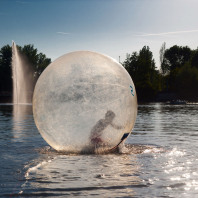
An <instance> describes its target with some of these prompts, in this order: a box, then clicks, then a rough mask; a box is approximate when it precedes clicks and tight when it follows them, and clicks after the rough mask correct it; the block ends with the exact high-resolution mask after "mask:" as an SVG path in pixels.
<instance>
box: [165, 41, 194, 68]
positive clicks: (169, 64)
mask: <svg viewBox="0 0 198 198" xmlns="http://www.w3.org/2000/svg"><path fill="white" fill-rule="evenodd" d="M191 54H192V53H191V49H190V48H189V47H188V46H185V47H179V46H177V45H174V46H173V47H171V48H170V49H167V50H165V53H164V59H163V65H164V67H165V68H166V69H167V71H169V72H170V71H173V70H174V69H175V68H181V67H182V66H183V65H184V64H185V63H186V62H187V61H189V60H190V59H191Z"/></svg>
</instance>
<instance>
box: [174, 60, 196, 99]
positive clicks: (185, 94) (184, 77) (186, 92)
mask: <svg viewBox="0 0 198 198" xmlns="http://www.w3.org/2000/svg"><path fill="white" fill-rule="evenodd" d="M175 84H176V91H177V93H178V95H179V96H180V97H181V98H182V99H186V100H193V101H195V100H198V86H197V85H198V68H196V67H191V65H190V64H189V62H188V63H186V64H185V65H184V66H183V67H182V68H181V69H180V70H179V72H178V75H177V76H176V80H175Z"/></svg>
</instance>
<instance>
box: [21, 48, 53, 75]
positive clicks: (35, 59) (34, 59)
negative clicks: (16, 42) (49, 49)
mask: <svg viewBox="0 0 198 198" xmlns="http://www.w3.org/2000/svg"><path fill="white" fill-rule="evenodd" d="M18 48H19V50H20V52H21V53H22V54H23V55H25V56H26V61H28V62H29V63H30V64H31V65H32V67H33V70H34V76H35V78H38V77H39V76H40V74H41V73H42V72H43V70H44V69H45V68H46V67H47V66H48V65H49V64H50V63H51V59H50V58H47V57H46V55H45V54H43V53H39V54H38V50H37V49H36V48H34V45H24V47H18Z"/></svg>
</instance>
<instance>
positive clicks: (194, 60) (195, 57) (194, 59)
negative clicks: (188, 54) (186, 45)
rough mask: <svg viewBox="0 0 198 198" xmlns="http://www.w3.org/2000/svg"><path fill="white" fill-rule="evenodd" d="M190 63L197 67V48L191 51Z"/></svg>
mask: <svg viewBox="0 0 198 198" xmlns="http://www.w3.org/2000/svg"><path fill="white" fill-rule="evenodd" d="M191 65H192V67H196V68H198V48H197V49H196V50H194V51H193V52H192V60H191Z"/></svg>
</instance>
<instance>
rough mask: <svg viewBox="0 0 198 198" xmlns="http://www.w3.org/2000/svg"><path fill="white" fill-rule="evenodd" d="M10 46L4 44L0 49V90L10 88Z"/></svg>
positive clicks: (5, 90)
mask: <svg viewBox="0 0 198 198" xmlns="http://www.w3.org/2000/svg"><path fill="white" fill-rule="evenodd" d="M11 62H12V48H11V47H10V46H9V45H5V46H4V47H2V48H1V50H0V91H4V92H7V91H9V90H10V89H12V67H11Z"/></svg>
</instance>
